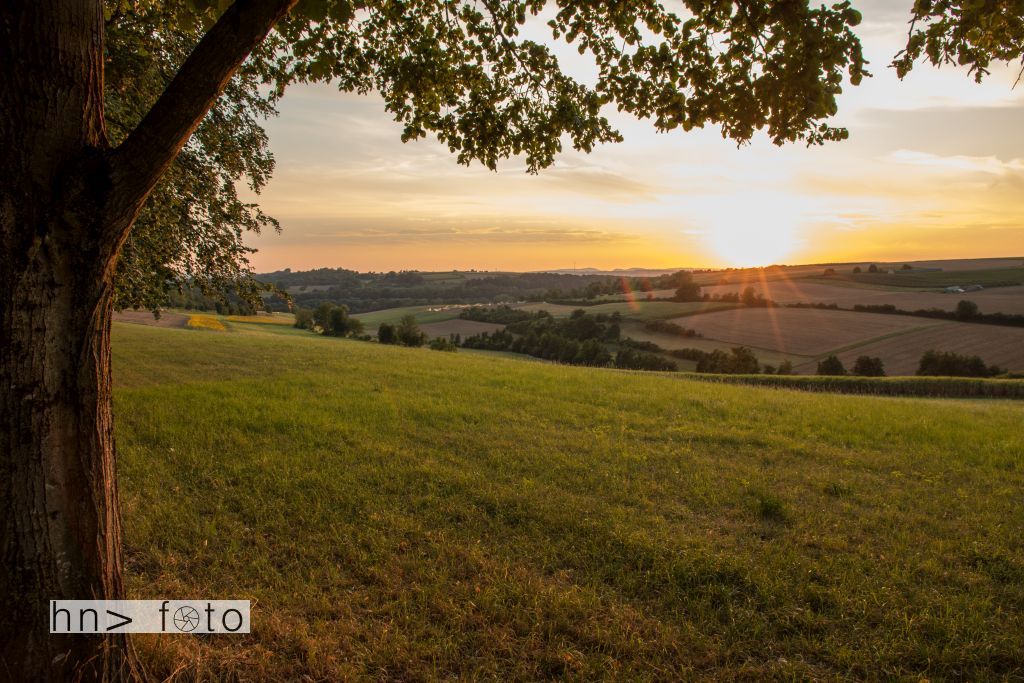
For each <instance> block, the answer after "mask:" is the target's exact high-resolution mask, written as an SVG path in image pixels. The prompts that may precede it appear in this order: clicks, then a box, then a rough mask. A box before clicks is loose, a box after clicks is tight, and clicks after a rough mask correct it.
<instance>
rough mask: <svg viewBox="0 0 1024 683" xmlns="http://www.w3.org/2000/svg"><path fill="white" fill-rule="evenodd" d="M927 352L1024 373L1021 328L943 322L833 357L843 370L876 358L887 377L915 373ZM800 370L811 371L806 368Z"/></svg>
mask: <svg viewBox="0 0 1024 683" xmlns="http://www.w3.org/2000/svg"><path fill="white" fill-rule="evenodd" d="M927 349H936V350H938V351H954V352H956V353H961V354H966V355H969V356H974V355H977V356H981V358H982V359H984V361H985V362H986V363H988V364H989V365H998V366H999V367H1002V368H1006V369H1007V370H1011V371H1020V370H1024V329H1022V328H1019V327H999V326H996V325H974V324H967V323H943V324H939V325H936V326H933V327H926V328H922V329H918V330H911V331H910V332H907V333H905V334H901V335H898V336H894V337H891V338H888V339H882V340H879V341H876V342H872V343H869V344H865V345H863V346H858V347H856V348H853V349H849V350H847V351H843V352H840V353H838V354H837V355H838V356H839V359H840V360H842V361H843V363H844V364H846V367H851V366H852V364H853V362H854V361H855V360H856V359H857V356H860V355H868V356H878V357H879V358H881V359H883V360H884V361H885V369H886V372H888V374H890V375H913V374H914V373H916V372H917V366H918V361H920V359H921V354H922V352H923V351H924V350H927ZM797 369H798V370H800V369H801V368H800V367H798V368H797ZM804 369H806V370H808V371H810V372H813V371H814V368H813V367H810V366H808V367H807V368H804Z"/></svg>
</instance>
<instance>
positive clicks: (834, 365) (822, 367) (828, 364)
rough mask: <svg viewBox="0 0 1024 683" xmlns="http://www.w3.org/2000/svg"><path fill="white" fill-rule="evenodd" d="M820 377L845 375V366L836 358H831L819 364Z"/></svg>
mask: <svg viewBox="0 0 1024 683" xmlns="http://www.w3.org/2000/svg"><path fill="white" fill-rule="evenodd" d="M817 374H819V375H845V374H846V368H845V367H844V366H843V362H842V361H841V360H839V358H838V357H836V356H829V357H828V358H826V359H825V360H823V361H820V362H819V363H818V373H817Z"/></svg>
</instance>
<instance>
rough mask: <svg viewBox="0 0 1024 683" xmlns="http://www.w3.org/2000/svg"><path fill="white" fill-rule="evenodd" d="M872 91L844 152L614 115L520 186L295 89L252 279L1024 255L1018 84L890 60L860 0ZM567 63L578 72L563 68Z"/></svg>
mask: <svg viewBox="0 0 1024 683" xmlns="http://www.w3.org/2000/svg"><path fill="white" fill-rule="evenodd" d="M854 4H855V5H857V6H858V7H859V8H860V9H861V10H862V12H863V14H864V23H863V24H862V25H861V26H860V27H858V33H859V35H860V36H861V38H862V40H863V42H864V47H865V53H866V55H867V57H868V59H869V60H870V61H871V66H870V67H869V68H870V69H871V71H872V72H873V73H874V74H875V77H874V78H871V79H865V81H864V83H863V84H862V85H861V86H860V87H858V88H852V87H848V88H847V92H846V93H844V95H843V96H842V99H841V101H840V113H839V115H838V116H837V117H836V120H835V123H836V124H837V125H845V126H846V127H848V128H849V130H850V139H849V140H847V141H845V142H841V143H831V144H829V145H826V146H825V147H816V148H806V147H803V146H801V145H789V146H785V147H776V146H774V145H772V144H770V143H769V142H768V141H767V140H766V139H765V138H764V137H763V136H762V137H758V138H755V140H754V141H753V142H752V143H751V144H750V145H746V146H743V147H740V148H737V146H736V145H735V143H732V142H729V141H726V140H723V139H722V138H721V135H720V134H719V132H718V131H717V130H712V129H707V130H700V131H693V132H690V133H683V132H681V131H678V132H673V133H669V134H657V133H655V132H654V129H653V128H652V127H651V126H650V124H649V123H648V122H645V121H636V120H634V119H631V118H628V117H624V116H619V115H616V114H615V113H614V112H611V113H610V114H609V117H610V118H611V120H612V122H613V123H614V124H615V125H616V126H617V127H618V128H619V129H620V131H621V132H622V133H623V135H624V137H625V142H623V143H620V144H617V145H606V146H604V147H600V148H598V149H596V150H595V151H594V152H593V153H591V154H589V155H586V154H580V153H576V152H571V151H570V152H566V153H565V154H564V155H563V156H561V157H560V158H559V159H558V161H557V162H556V164H555V166H554V167H552V168H550V169H548V170H546V171H542V172H541V173H540V174H539V175H536V176H530V175H528V174H526V173H525V172H524V165H523V163H522V162H521V161H520V160H516V159H510V160H508V161H506V162H504V163H503V164H501V165H500V166H499V170H498V172H497V173H493V172H491V171H488V170H486V169H484V168H483V167H481V166H479V165H477V166H473V167H469V168H467V167H465V166H460V165H458V164H456V163H455V160H454V158H453V157H452V155H450V154H449V153H448V151H447V149H446V148H445V147H443V146H442V145H440V144H439V143H437V142H436V140H433V139H427V140H421V141H418V142H414V143H409V144H402V143H401V141H400V140H399V135H400V132H401V130H400V126H399V125H398V124H396V123H394V122H393V121H391V120H390V118H389V116H388V115H387V114H386V112H384V109H383V106H382V104H381V102H380V101H379V99H377V98H375V97H373V96H357V95H350V94H344V93H339V92H337V91H336V90H335V89H333V88H331V87H330V86H321V87H299V88H295V89H294V90H292V91H291V92H289V93H288V94H287V95H286V96H285V98H284V100H283V102H282V106H281V115H280V117H278V118H277V119H274V120H271V121H269V122H268V123H267V130H268V132H269V134H270V140H271V148H272V149H273V151H274V154H275V157H276V158H277V164H278V166H277V171H276V172H275V174H274V178H273V179H272V180H271V182H270V184H269V186H268V187H267V188H266V190H265V191H264V192H263V194H262V195H261V196H260V197H259V198H257V201H259V202H260V204H261V205H262V206H263V207H264V208H265V209H266V210H267V211H268V212H269V213H270V214H271V215H273V216H275V217H276V218H277V219H278V220H280V222H281V225H282V228H283V230H282V233H281V234H274V233H268V234H264V235H261V236H255V237H251V238H249V240H248V242H249V243H250V244H251V245H252V246H254V247H256V248H258V249H259V252H258V253H257V254H255V255H254V257H253V259H252V262H253V265H254V267H255V268H256V270H257V271H268V270H273V269H278V268H285V267H290V268H292V269H308V268H316V267H345V268H351V269H355V270H378V271H379V270H400V269H419V270H449V269H471V268H475V269H478V270H516V271H525V270H543V269H554V268H571V267H574V266H576V267H580V268H582V267H598V268H609V269H610V268H621V267H648V268H670V267H717V266H750V265H767V264H770V263H820V262H835V261H862V260H880V261H895V260H914V259H936V258H969V257H984V256H992V257H996V256H1020V255H1021V254H1024V201H1022V198H1024V140H1022V139H1021V137H1020V135H1019V133H1018V129H1019V123H1020V121H1021V120H1024V87H1018V88H1016V89H1014V88H1013V87H1012V86H1013V83H1014V80H1015V78H1016V76H1017V69H1019V66H1018V68H1017V69H1014V68H1009V67H1007V68H1005V69H993V74H992V76H990V77H989V78H988V79H987V80H986V81H985V82H983V83H982V84H980V85H979V84H976V83H974V81H973V80H972V79H970V78H969V77H968V76H967V75H966V74H965V73H964V72H963V71H962V70H957V69H952V68H944V69H942V70H936V69H934V68H931V67H924V66H920V67H918V69H916V70H915V71H914V72H913V73H912V74H911V75H910V76H909V77H908V79H907V80H906V81H904V82H902V83H901V82H900V81H898V80H897V78H896V76H895V74H894V73H893V72H892V70H891V69H889V68H887V66H886V65H887V64H888V63H889V61H890V60H891V58H892V56H893V55H894V54H895V53H896V52H897V51H898V50H899V48H900V47H901V41H903V40H905V36H906V19H907V17H908V16H909V6H910V4H911V3H910V2H906V1H904V0H900V2H894V1H893V0H862V1H861V2H855V3H854ZM569 68H572V64H571V63H570V66H569Z"/></svg>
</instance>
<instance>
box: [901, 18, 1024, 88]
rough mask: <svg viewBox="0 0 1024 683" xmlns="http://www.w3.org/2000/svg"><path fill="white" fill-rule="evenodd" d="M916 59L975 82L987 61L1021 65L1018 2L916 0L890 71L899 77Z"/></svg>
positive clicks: (1023, 32) (1023, 23) (1023, 28)
mask: <svg viewBox="0 0 1024 683" xmlns="http://www.w3.org/2000/svg"><path fill="white" fill-rule="evenodd" d="M920 59H927V61H929V62H931V63H932V64H934V65H935V66H942V65H944V64H957V65H960V66H966V67H968V70H969V72H970V73H971V74H973V75H974V79H975V80H976V81H978V82H981V80H982V79H983V78H984V77H985V76H986V75H988V73H989V67H990V66H991V65H992V62H1012V61H1016V60H1019V59H1020V60H1024V0H917V2H915V3H914V8H913V11H912V12H911V27H910V33H909V36H908V39H907V47H906V49H904V50H903V51H901V52H900V53H899V54H898V55H897V56H896V59H895V60H893V66H894V67H896V72H897V73H898V74H899V76H900V78H903V77H904V76H906V75H907V73H909V72H910V70H911V69H913V67H914V63H915V62H916V61H918V60H920ZM1021 73H1022V74H1024V70H1022V72H1021ZM1017 80H1018V82H1019V81H1020V77H1018V79H1017Z"/></svg>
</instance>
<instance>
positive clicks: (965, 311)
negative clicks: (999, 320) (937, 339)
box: [956, 301, 980, 320]
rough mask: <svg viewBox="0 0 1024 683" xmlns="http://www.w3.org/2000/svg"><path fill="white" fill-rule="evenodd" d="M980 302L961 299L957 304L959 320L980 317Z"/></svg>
mask: <svg viewBox="0 0 1024 683" xmlns="http://www.w3.org/2000/svg"><path fill="white" fill-rule="evenodd" d="M979 312H980V311H979V309H978V304H976V303H974V302H973V301H961V302H960V303H958V304H957V305H956V319H957V320H972V319H974V318H977V317H978V313H979Z"/></svg>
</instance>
